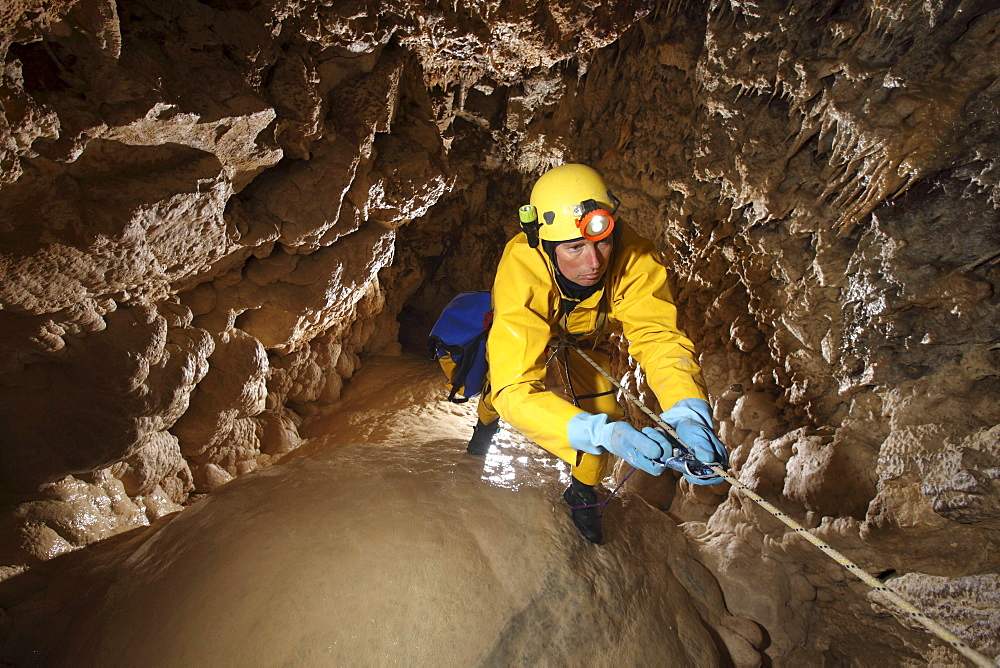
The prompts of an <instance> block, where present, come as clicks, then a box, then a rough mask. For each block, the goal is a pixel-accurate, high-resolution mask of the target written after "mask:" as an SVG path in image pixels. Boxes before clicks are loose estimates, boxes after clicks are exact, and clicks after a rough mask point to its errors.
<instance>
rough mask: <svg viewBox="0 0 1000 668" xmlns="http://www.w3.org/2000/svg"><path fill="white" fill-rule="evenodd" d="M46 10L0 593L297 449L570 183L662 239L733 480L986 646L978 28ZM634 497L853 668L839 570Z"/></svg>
mask: <svg viewBox="0 0 1000 668" xmlns="http://www.w3.org/2000/svg"><path fill="white" fill-rule="evenodd" d="M43 4H44V6H43V5H42V4H39V3H36V2H28V1H26V0H17V1H15V2H9V3H6V4H5V5H4V7H2V8H0V18H2V21H0V25H2V26H3V27H2V28H0V54H2V65H0V67H2V69H0V105H2V108H3V114H2V115H0V417H2V420H0V439H2V441H3V444H4V445H3V448H2V449H0V484H2V487H3V490H4V497H3V504H4V505H3V508H2V509H0V531H2V536H3V539H2V540H0V557H2V559H0V575H2V577H5V578H6V577H12V576H17V577H22V578H23V577H28V576H29V574H30V571H31V570H32V569H34V568H38V567H39V566H41V565H42V564H44V563H45V562H46V561H47V560H49V559H51V558H53V557H55V556H57V555H62V554H66V553H68V552H72V551H74V550H78V549H80V548H81V547H83V546H88V545H91V546H93V545H96V544H100V543H101V542H103V541H107V540H108V539H109V538H111V537H113V536H115V535H116V534H121V533H122V532H126V531H128V530H129V529H134V528H137V527H144V526H146V525H148V524H150V523H152V524H154V525H158V523H159V522H161V518H162V517H163V516H164V515H166V514H169V513H171V512H174V511H176V510H178V509H180V508H182V507H183V506H184V505H186V504H189V503H190V502H191V501H192V500H194V499H199V498H203V497H204V495H206V494H209V493H213V492H214V491H215V490H217V489H219V488H220V487H221V486H223V485H225V484H226V483H228V482H230V481H233V480H234V479H236V480H238V479H239V478H240V477H241V476H243V475H245V474H247V473H251V472H254V471H257V470H259V469H264V468H267V467H268V466H270V465H271V464H273V463H275V462H277V461H279V460H281V459H282V458H284V457H285V456H287V455H288V453H290V452H293V451H295V450H296V449H297V448H299V447H300V446H301V445H302V444H303V442H304V441H305V442H306V443H309V442H311V441H309V440H307V439H309V438H310V437H312V438H313V439H314V438H315V436H316V435H317V434H316V433H313V432H308V431H306V432H303V431H302V430H303V429H307V430H308V429H312V428H313V427H306V426H305V425H307V424H310V423H311V420H312V419H313V418H315V417H316V416H319V415H325V414H326V410H327V408H328V407H329V406H331V405H336V404H337V402H338V401H339V398H340V395H341V392H342V391H343V390H344V388H345V387H349V386H350V384H351V381H352V378H353V377H354V374H355V373H356V372H357V371H358V370H359V369H360V368H362V367H363V366H364V365H365V364H366V361H367V360H368V358H369V356H370V355H371V354H372V353H375V352H378V351H395V350H398V348H399V347H400V346H402V347H405V348H408V349H411V350H421V349H422V348H423V346H424V336H425V334H426V332H427V331H428V330H429V327H430V324H431V322H432V320H433V318H434V316H435V315H436V314H437V312H438V311H439V310H440V308H441V306H442V305H443V304H445V303H446V302H447V301H448V300H449V299H450V298H451V297H452V296H454V294H455V293H457V292H460V291H465V290H470V289H487V288H488V287H489V286H490V283H491V281H492V267H494V266H495V264H496V260H497V259H498V257H499V252H500V249H501V248H502V244H503V242H504V241H505V240H506V239H507V238H508V237H509V236H510V235H512V234H513V233H514V232H515V231H516V222H515V221H516V218H515V216H514V213H513V212H514V210H515V208H516V207H517V206H518V205H520V204H522V203H524V201H525V199H526V197H527V193H528V188H529V186H530V183H531V182H532V180H533V179H534V178H535V177H536V176H537V174H538V173H539V172H541V171H542V170H544V169H545V168H547V167H548V166H551V165H554V164H558V163H559V162H561V161H569V160H575V161H583V162H588V163H591V164H593V165H595V166H596V167H598V168H599V169H601V170H602V171H603V172H604V173H605V175H606V176H607V178H608V180H609V182H610V183H611V185H612V187H613V188H614V190H615V192H616V193H617V194H618V195H619V196H620V197H621V199H622V200H623V203H624V206H623V208H622V212H621V214H620V215H621V216H622V217H623V219H627V220H628V222H629V223H630V224H632V225H633V226H634V227H636V228H637V229H639V230H640V231H641V232H642V233H644V234H645V235H647V236H649V237H650V238H652V239H654V240H655V241H656V242H657V244H658V245H659V247H660V248H661V249H662V250H663V251H664V254H665V258H666V260H667V263H668V265H669V266H670V268H671V270H672V272H673V274H674V278H675V283H676V298H677V301H678V305H679V307H680V314H681V318H682V325H683V326H684V328H685V329H686V331H687V332H688V333H689V335H690V336H691V337H692V338H693V339H694V340H695V342H696V344H697V346H698V349H699V351H700V353H701V364H702V367H703V368H704V370H705V374H706V380H707V382H708V386H709V392H710V395H711V399H712V402H713V404H714V406H715V411H716V412H715V417H716V420H717V423H718V427H719V432H720V435H721V436H722V439H723V441H724V442H725V443H726V444H727V446H728V448H729V450H730V453H731V455H732V462H733V466H734V469H735V470H736V471H737V472H738V473H739V475H740V477H741V479H742V480H743V481H744V482H745V483H746V484H748V485H749V486H751V487H752V488H753V489H755V490H756V491H758V492H759V493H761V494H762V495H765V496H766V497H768V499H769V500H771V501H772V502H774V503H776V504H777V505H779V507H781V508H782V509H783V510H784V511H786V512H788V513H789V514H790V515H792V516H794V517H795V518H796V519H798V520H799V521H801V522H803V523H804V524H805V525H807V526H809V527H810V528H813V530H815V531H817V532H820V533H821V534H822V535H823V536H824V537H826V538H828V539H829V540H830V542H832V543H834V544H835V546H836V547H837V548H838V549H841V550H843V551H845V552H846V553H848V554H849V556H851V558H853V559H855V560H856V561H858V562H859V563H860V564H861V565H862V566H863V567H865V568H866V569H867V570H869V571H871V572H873V573H879V572H888V571H889V570H893V571H895V574H896V576H898V577H897V580H898V581H899V583H900V586H904V584H905V587H906V588H907V590H908V591H910V592H911V593H912V594H913V595H914V596H915V597H919V598H920V599H921V604H922V605H924V606H926V607H927V609H928V610H929V611H934V613H935V616H936V617H937V618H939V619H940V621H942V622H943V623H945V625H947V626H950V627H951V628H953V629H954V630H956V631H958V632H959V633H961V634H962V635H963V637H965V638H966V639H967V640H968V641H969V642H970V643H972V644H974V645H976V646H977V647H980V648H983V649H984V650H985V651H989V652H990V653H992V654H996V652H997V649H996V648H997V644H998V637H1000V636H998V634H1000V626H998V624H997V622H996V619H995V616H991V613H990V611H989V603H988V601H989V600H991V599H990V598H989V596H988V592H989V591H990V587H991V586H992V585H991V583H993V582H994V581H995V578H996V573H997V568H998V564H1000V555H998V548H1000V545H998V543H997V535H998V533H997V520H996V517H997V513H996V510H997V508H998V507H1000V486H998V485H1000V483H998V480H1000V474H998V471H1000V463H998V462H1000V459H998V458H1000V450H998V447H1000V446H998V434H997V428H996V425H997V424H1000V410H998V408H997V406H1000V384H998V382H997V377H998V368H1000V357H998V353H997V347H998V345H1000V343H998V342H1000V321H998V318H997V313H1000V311H998V309H997V303H996V302H997V281H998V262H997V260H998V257H1000V248H998V243H1000V239H998V236H997V229H1000V228H998V223H1000V216H998V213H997V207H998V206H1000V199H998V192H1000V181H998V171H997V157H998V154H1000V132H998V128H997V120H996V112H995V110H996V107H997V96H998V95H1000V89H998V86H997V81H998V78H997V77H998V74H1000V72H998V69H1000V66H998V63H1000V58H998V57H997V56H998V48H1000V46H998V43H997V34H998V25H1000V13H998V10H997V9H996V8H995V7H993V6H992V3H990V2H986V1H984V0H964V1H960V0H947V1H942V2H932V3H928V2H902V3H896V4H895V5H893V6H891V7H890V6H888V5H886V4H885V3H878V2H872V3H843V2H835V1H834V0H830V1H829V2H796V1H792V2H781V3H775V2H771V3H768V2H757V3H736V2H706V3H679V2H659V3H647V2H617V3H612V4H610V5H609V4H607V3H590V2H583V3H530V2H529V3H527V4H525V5H523V7H521V6H519V7H518V8H516V9H514V8H512V7H508V6H507V5H504V6H501V5H500V4H499V3H479V4H476V5H474V6H466V5H462V4H461V3H459V4H458V5H455V4H448V3H445V5H443V6H439V5H437V4H434V3H388V4H386V3H382V4H378V5H375V4H372V3H354V4H352V5H350V6H344V7H340V6H327V5H323V4H320V3H311V2H304V3H303V2H283V1H280V0H267V1H265V2H260V3H254V2H251V3H235V2H228V1H226V0H219V1H214V0H213V1H212V2H194V1H191V2H187V1H184V2H174V3H169V4H164V3H155V2H143V1H141V0H139V1H129V2H108V1H106V0H78V1H70V0H66V1H62V2H52V3H43ZM618 363H619V368H620V370H621V372H622V374H623V376H624V377H625V378H626V385H628V386H629V387H630V388H631V389H632V390H633V391H635V392H637V393H639V394H642V395H643V396H647V397H648V396H649V393H648V392H644V388H643V380H642V372H641V369H631V368H630V367H629V361H628V359H627V356H626V355H621V356H620V358H619V360H618ZM631 413H634V414H630V416H631V418H632V419H633V420H634V421H635V422H636V423H639V422H642V420H643V419H644V418H643V416H642V415H641V413H639V412H638V411H631ZM312 424H315V423H312ZM324 424H326V427H327V428H329V429H331V430H336V429H337V428H338V427H337V426H336V420H333V421H332V422H327V423H324ZM306 450H308V448H306ZM630 484H631V483H630ZM636 489H637V490H641V492H642V494H643V496H644V497H645V498H646V499H647V500H649V502H650V503H651V504H653V505H654V506H655V507H657V508H659V509H661V510H663V511H665V512H667V513H668V514H669V515H670V516H671V517H672V518H673V519H674V520H675V521H677V522H679V523H681V524H682V525H683V526H684V530H685V534H686V535H687V536H688V539H689V541H691V544H692V549H694V550H696V551H697V552H698V554H699V559H701V560H702V561H703V562H704V563H705V564H706V565H708V566H709V568H710V569H711V570H712V572H713V574H714V576H715V577H716V578H718V581H719V583H720V586H721V587H722V589H723V591H724V592H725V593H726V601H727V605H728V606H729V608H728V609H729V610H730V611H731V612H732V613H733V614H736V615H740V616H741V617H746V618H749V619H753V620H755V621H756V622H759V623H760V624H761V625H763V626H764V627H765V628H766V632H767V635H768V641H767V645H766V647H765V649H764V650H763V651H764V654H765V656H766V657H767V659H768V660H771V661H775V660H778V659H779V658H784V659H786V660H789V661H803V660H807V661H813V662H816V661H820V660H827V661H834V662H836V661H845V662H851V661H860V658H861V657H863V656H866V655H865V654H863V651H864V650H861V649H858V648H857V647H856V646H855V645H856V643H855V642H854V640H855V638H856V637H857V634H858V633H859V629H858V624H857V621H856V618H855V615H856V613H858V611H859V610H858V608H856V607H855V606H856V605H857V604H856V603H853V602H852V601H854V600H855V599H854V598H850V599H849V600H848V599H847V598H846V597H840V596H828V595H827V594H824V593H823V592H826V591H828V590H830V589H831V587H832V588H834V590H836V588H837V587H840V586H841V581H842V577H843V576H842V574H841V573H839V572H838V571H837V567H836V566H835V565H833V566H832V567H831V568H826V567H819V566H804V565H803V559H804V558H805V557H804V555H803V554H801V553H800V550H799V547H797V546H796V545H795V541H789V540H787V539H786V538H784V537H782V534H780V533H776V531H775V527H774V526H772V525H771V524H770V523H769V522H770V520H768V519H767V518H762V517H760V516H759V514H758V511H757V510H755V509H754V508H753V507H752V506H749V505H747V504H746V503H744V502H742V501H740V500H738V499H737V498H735V497H734V496H732V495H727V492H726V490H719V489H691V488H690V486H687V485H685V484H684V483H680V484H677V483H675V482H674V481H672V480H670V481H668V480H651V479H648V480H641V481H637V483H636ZM699 537H701V538H699ZM765 565H766V566H767V567H766V568H765ZM748 582H750V583H753V585H754V586H753V587H752V588H751V587H749V586H748V584H747V583H748ZM762 592H766V593H762ZM984 597H985V598H984ZM775 600H781V601H785V605H776V604H775V603H774V601H775ZM984 601H986V603H984ZM873 604H874V605H875V606H876V608H878V609H879V610H880V611H882V612H880V614H884V611H885V609H884V608H879V607H878V606H879V604H878V603H877V602H873ZM861 607H862V609H861V612H865V613H866V614H867V610H868V609H870V607H869V605H868V604H862V606H861ZM896 616H897V617H901V616H900V615H898V614H897V615H896ZM868 628H869V629H877V633H875V632H874V631H873V633H874V634H875V635H873V637H872V643H871V644H875V645H877V644H878V643H882V644H883V645H885V646H886V647H890V648H891V649H892V651H898V652H904V653H906V652H916V653H917V654H918V655H919V656H921V657H923V659H924V660H931V661H945V662H947V661H950V660H952V659H951V658H950V655H949V654H947V652H948V650H942V648H941V647H939V646H938V645H937V644H935V643H934V642H933V641H931V640H930V639H929V638H927V639H925V640H924V641H923V644H921V642H920V641H919V640H914V638H913V636H911V635H907V633H908V632H905V631H902V630H900V627H899V625H898V624H897V623H896V622H895V621H893V620H892V619H888V618H887V619H886V620H885V623H884V624H882V623H881V622H880V623H879V624H876V625H874V626H870V627H868ZM866 632H867V631H866ZM892 656H895V655H890V656H885V657H882V658H883V659H884V660H886V661H890V662H891V661H892V660H893V659H892Z"/></svg>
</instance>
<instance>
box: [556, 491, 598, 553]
mask: <svg viewBox="0 0 1000 668" xmlns="http://www.w3.org/2000/svg"><path fill="white" fill-rule="evenodd" d="M563 498H564V499H566V503H568V504H569V505H570V508H571V510H570V513H571V514H572V515H573V524H575V525H576V528H577V529H579V530H580V533H582V534H583V537H584V538H586V539H587V540H589V541H590V542H591V543H597V544H598V545H600V544H601V537H602V535H601V516H600V515H598V513H597V508H580V509H578V510H572V508H573V506H589V505H591V504H594V503H597V492H595V491H594V488H593V486H591V485H584V484H583V483H582V482H580V481H579V480H577V479H576V478H573V482H572V483H570V486H569V487H567V488H566V491H565V492H563Z"/></svg>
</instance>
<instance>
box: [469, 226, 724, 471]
mask: <svg viewBox="0 0 1000 668" xmlns="http://www.w3.org/2000/svg"><path fill="white" fill-rule="evenodd" d="M616 224H617V225H618V226H619V227H620V228H622V229H621V232H620V233H618V236H617V238H616V240H615V247H614V251H613V255H612V258H611V263H610V266H609V268H608V272H607V274H606V276H605V280H604V285H603V287H602V289H600V290H598V291H597V292H596V293H594V294H593V295H591V296H590V297H588V298H587V299H585V300H584V301H582V302H581V303H580V304H579V305H578V306H577V307H576V308H575V309H573V311H572V313H571V314H570V317H569V319H568V322H567V329H568V330H569V332H570V333H575V334H578V333H585V332H590V331H592V330H593V329H594V328H595V327H596V326H597V323H598V319H599V315H600V305H601V300H602V299H604V298H605V292H608V293H609V296H610V310H609V313H608V320H609V325H610V324H613V323H614V322H615V321H617V322H620V323H621V324H622V331H623V333H624V335H625V338H626V339H628V341H629V349H628V350H629V354H631V355H632V357H634V358H635V359H636V360H638V362H639V364H640V365H642V368H643V371H644V372H645V374H646V380H647V382H648V383H649V386H650V388H652V390H653V392H655V393H656V397H657V399H659V401H660V406H661V407H662V409H663V410H666V409H668V408H670V407H671V406H673V405H674V404H675V403H677V402H678V401H680V400H681V399H691V398H699V399H707V398H708V395H707V393H706V392H705V386H704V382H703V381H702V379H701V368H700V367H699V366H698V364H697V362H696V361H695V353H694V346H693V344H692V343H691V341H690V340H689V339H688V338H687V337H686V336H684V335H683V334H682V333H681V332H680V331H679V330H678V329H677V309H676V308H675V306H674V304H673V299H672V297H671V295H670V288H669V286H668V285H667V271H666V268H665V267H664V266H663V263H662V262H661V261H660V256H659V253H658V252H657V251H656V249H655V247H654V246H653V244H652V243H651V242H650V241H649V240H647V239H643V238H642V237H640V236H639V235H637V234H636V233H635V232H634V231H632V230H631V229H630V228H628V227H626V226H625V225H623V224H622V223H621V222H618V223H616ZM560 297H561V293H560V290H559V287H558V285H557V283H556V279H555V275H554V273H553V268H552V264H551V261H550V260H549V258H548V256H547V255H546V254H545V252H544V251H543V250H542V248H541V246H539V247H537V248H531V247H530V246H529V245H528V242H527V239H526V237H525V235H524V234H523V233H522V234H518V235H517V236H515V237H514V238H513V239H511V240H510V241H509V242H508V243H507V246H506V248H504V252H503V257H501V259H500V264H499V266H498V267H497V275H496V279H495V281H494V284H493V327H492V329H491V330H490V335H489V339H488V341H487V356H488V358H489V365H490V370H489V374H490V386H491V399H492V403H493V407H494V409H495V410H496V411H497V412H498V413H499V414H500V416H501V417H502V418H503V419H504V420H505V421H506V422H508V423H509V424H510V425H512V426H513V427H514V428H515V429H517V430H518V431H520V432H521V433H522V434H524V435H525V436H527V437H528V438H530V439H531V440H533V441H534V442H535V443H537V444H538V445H540V446H542V447H543V448H545V449H546V450H548V451H549V452H551V453H552V454H554V455H556V456H557V457H559V458H561V459H563V460H564V461H566V462H569V463H570V464H573V463H574V462H576V460H577V452H576V451H575V450H573V448H572V447H570V444H569V437H568V434H567V424H568V423H569V421H570V419H571V418H572V417H573V416H575V415H577V414H578V413H581V412H583V411H582V410H581V409H580V408H578V407H576V406H574V405H573V404H571V403H570V402H568V401H566V400H565V399H563V398H561V397H559V396H557V395H556V394H553V393H552V392H548V391H546V389H545V374H546V366H545V361H546V354H545V348H546V345H547V344H548V343H549V341H550V340H551V339H552V338H553V337H558V336H559V335H560V334H562V333H563V332H561V331H560V329H561V327H560V324H559V303H560Z"/></svg>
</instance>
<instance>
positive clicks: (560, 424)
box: [486, 235, 584, 464]
mask: <svg viewBox="0 0 1000 668" xmlns="http://www.w3.org/2000/svg"><path fill="white" fill-rule="evenodd" d="M557 300H558V295H557V292H556V291H555V290H553V286H552V278H551V275H550V274H549V270H548V266H547V265H546V264H545V260H544V259H543V258H542V256H541V254H540V253H539V252H538V250H537V249H533V248H530V247H529V246H528V244H527V242H526V241H524V235H518V236H516V237H514V239H512V240H511V241H510V242H508V244H507V247H506V248H505V249H504V254H503V257H502V258H501V259H500V264H499V266H498V267H497V275H496V279H495V282H494V285H493V326H492V328H491V329H490V335H489V339H488V340H487V343H486V349H487V356H488V358H489V365H490V386H491V394H492V400H493V407H494V408H495V409H496V411H497V413H499V414H500V416H501V417H502V418H503V419H504V421H506V422H508V423H509V424H510V425H511V426H513V427H514V428H515V429H517V430H518V431H519V432H521V433H522V434H524V435H525V436H526V437H528V438H530V439H531V440H532V441H534V442H535V443H537V444H538V445H540V446H541V447H543V448H545V449H546V450H548V451H549V452H551V453H552V454H553V455H555V456H557V457H559V458H560V459H562V460H564V461H566V462H568V463H570V464H574V463H576V456H577V453H576V450H574V449H573V448H572V447H570V444H569V436H568V427H567V425H568V423H569V420H570V418H572V417H573V416H574V415H577V414H579V413H582V412H584V411H582V410H581V409H579V408H577V407H576V406H574V405H573V404H571V403H570V402H568V401H566V400H565V399H563V398H562V397H559V396H557V395H555V394H553V393H552V392H549V391H547V390H546V389H545V374H546V367H545V361H546V360H545V347H546V345H547V344H548V342H549V340H550V339H551V338H552V336H553V332H554V325H555V323H556V319H557V314H558V310H557Z"/></svg>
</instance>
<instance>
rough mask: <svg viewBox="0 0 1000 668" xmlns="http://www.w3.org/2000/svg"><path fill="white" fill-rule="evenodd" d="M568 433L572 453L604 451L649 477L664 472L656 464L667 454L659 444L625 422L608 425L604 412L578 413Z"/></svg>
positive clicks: (572, 420)
mask: <svg viewBox="0 0 1000 668" xmlns="http://www.w3.org/2000/svg"><path fill="white" fill-rule="evenodd" d="M644 431H645V430H644ZM568 432H569V444H570V446H572V448H573V449H574V450H580V451H582V452H589V453H591V454H602V453H603V452H604V451H605V450H606V451H608V452H610V453H612V454H615V455H618V456H619V457H621V458H622V459H624V460H625V461H626V462H628V463H629V464H631V465H632V466H634V467H635V468H637V469H640V470H642V471H645V472H646V473H649V474H650V475H660V474H661V473H663V472H664V471H665V470H666V465H665V464H664V463H663V462H662V461H656V460H658V459H663V457H664V455H665V454H666V453H665V452H664V450H663V448H662V447H661V446H660V444H659V443H657V441H655V440H653V439H652V438H650V437H649V436H648V435H646V434H645V433H643V432H640V431H639V430H637V429H636V428H635V427H633V426H632V425H630V424H629V423H628V422H608V416H607V415H605V414H604V413H598V414H597V415H592V414H590V413H579V414H577V415H575V416H573V418H572V419H571V420H570V421H569V429H568Z"/></svg>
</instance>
